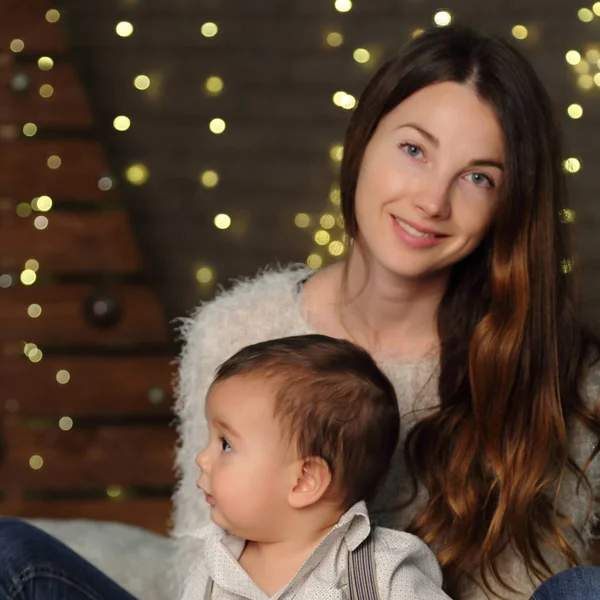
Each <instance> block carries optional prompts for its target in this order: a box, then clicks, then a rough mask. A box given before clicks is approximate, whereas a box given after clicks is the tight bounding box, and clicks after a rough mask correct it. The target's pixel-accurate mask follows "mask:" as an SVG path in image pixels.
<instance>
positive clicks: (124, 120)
mask: <svg viewBox="0 0 600 600" xmlns="http://www.w3.org/2000/svg"><path fill="white" fill-rule="evenodd" d="M113 127H114V128H115V129H116V130H117V131H127V130H128V129H129V127H131V120H130V119H129V117H126V116H124V115H119V116H118V117H115V118H114V120H113Z"/></svg>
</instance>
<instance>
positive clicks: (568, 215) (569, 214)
mask: <svg viewBox="0 0 600 600" xmlns="http://www.w3.org/2000/svg"><path fill="white" fill-rule="evenodd" d="M560 220H561V221H562V222H563V223H574V222H575V211H574V210H573V209H571V208H564V209H563V210H561V211H560Z"/></svg>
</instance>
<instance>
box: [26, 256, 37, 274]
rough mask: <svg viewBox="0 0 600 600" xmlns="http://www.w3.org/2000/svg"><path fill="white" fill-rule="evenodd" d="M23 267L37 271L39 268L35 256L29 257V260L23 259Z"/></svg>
mask: <svg viewBox="0 0 600 600" xmlns="http://www.w3.org/2000/svg"><path fill="white" fill-rule="evenodd" d="M25 268H26V269H30V270H31V271H33V272H34V273H37V271H38V270H39V268H40V263H39V262H38V261H37V260H35V258H30V259H29V260H26V261H25Z"/></svg>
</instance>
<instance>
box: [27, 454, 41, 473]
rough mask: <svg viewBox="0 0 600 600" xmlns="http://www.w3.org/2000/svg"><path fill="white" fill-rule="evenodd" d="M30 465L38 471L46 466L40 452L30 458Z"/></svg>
mask: <svg viewBox="0 0 600 600" xmlns="http://www.w3.org/2000/svg"><path fill="white" fill-rule="evenodd" d="M29 466H30V467H31V468H32V469H33V470H34V471H38V470H39V469H41V468H42V467H43V466H44V459H43V458H42V457H41V456H40V455H39V454H34V455H33V456H32V457H31V458H30V459H29Z"/></svg>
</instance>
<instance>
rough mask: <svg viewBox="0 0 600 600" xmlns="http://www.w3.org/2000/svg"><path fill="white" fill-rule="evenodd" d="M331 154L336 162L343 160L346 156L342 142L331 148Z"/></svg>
mask: <svg viewBox="0 0 600 600" xmlns="http://www.w3.org/2000/svg"><path fill="white" fill-rule="evenodd" d="M329 156H330V157H331V160H333V161H334V162H341V160H342V158H343V157H344V146H342V144H334V145H333V146H331V148H330V149H329Z"/></svg>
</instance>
